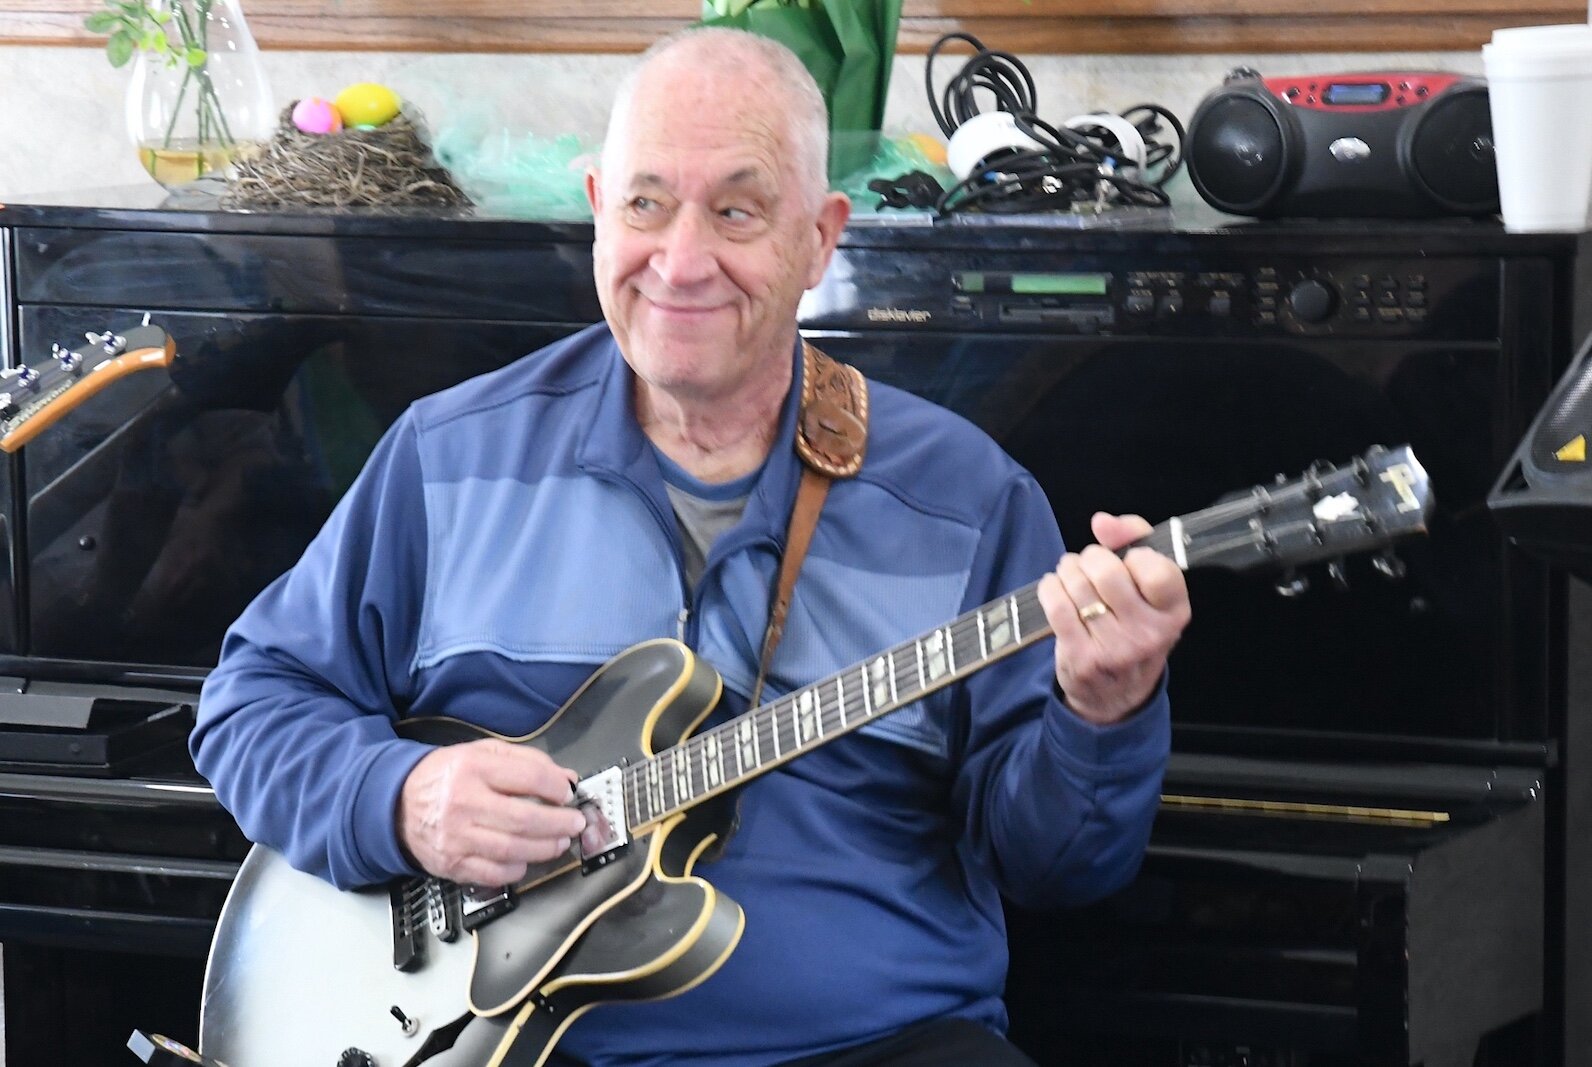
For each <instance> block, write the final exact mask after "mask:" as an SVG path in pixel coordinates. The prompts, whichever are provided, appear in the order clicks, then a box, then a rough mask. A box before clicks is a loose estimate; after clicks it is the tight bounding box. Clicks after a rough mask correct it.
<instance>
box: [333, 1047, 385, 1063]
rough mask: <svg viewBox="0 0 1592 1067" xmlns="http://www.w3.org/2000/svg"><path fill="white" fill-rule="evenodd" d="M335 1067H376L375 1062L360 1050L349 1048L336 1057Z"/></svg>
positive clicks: (368, 1054)
mask: <svg viewBox="0 0 1592 1067" xmlns="http://www.w3.org/2000/svg"><path fill="white" fill-rule="evenodd" d="M337 1067H376V1061H375V1060H374V1059H372V1058H371V1055H370V1053H368V1052H366V1051H365V1050H364V1049H362V1048H349V1049H344V1050H343V1054H342V1055H341V1056H339V1057H337Z"/></svg>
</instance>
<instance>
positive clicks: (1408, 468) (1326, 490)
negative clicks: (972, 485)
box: [623, 446, 1432, 827]
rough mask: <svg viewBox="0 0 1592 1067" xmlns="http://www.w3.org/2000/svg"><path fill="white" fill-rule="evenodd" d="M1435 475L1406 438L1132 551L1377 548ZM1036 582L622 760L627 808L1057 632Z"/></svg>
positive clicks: (736, 769) (653, 809)
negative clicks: (671, 743)
mask: <svg viewBox="0 0 1592 1067" xmlns="http://www.w3.org/2000/svg"><path fill="white" fill-rule="evenodd" d="M1431 506H1432V500H1431V494H1430V492H1429V489H1428V486H1427V479H1426V472H1425V471H1424V470H1423V469H1422V468H1421V465H1420V464H1419V463H1418V462H1417V461H1416V459H1415V457H1414V455H1413V454H1411V452H1410V450H1409V448H1408V446H1403V447H1400V448H1398V449H1395V450H1392V451H1389V450H1387V449H1384V448H1380V447H1378V448H1373V449H1372V450H1371V451H1369V452H1368V453H1366V455H1365V456H1363V457H1359V458H1356V459H1355V461H1354V462H1353V463H1352V464H1350V465H1348V466H1346V467H1344V468H1342V469H1339V468H1333V467H1328V466H1326V465H1324V464H1321V465H1317V466H1316V467H1313V468H1312V469H1311V470H1310V472H1309V473H1307V474H1306V475H1305V476H1304V477H1302V478H1299V479H1297V480H1295V481H1294V482H1292V483H1283V482H1278V483H1277V484H1275V485H1273V486H1270V487H1259V486H1257V487H1256V488H1254V489H1252V490H1250V491H1249V492H1247V493H1238V494H1234V495H1233V496H1232V497H1230V498H1226V499H1224V500H1222V501H1220V502H1218V503H1217V504H1215V505H1213V506H1211V507H1209V508H1206V509H1204V510H1203V511H1198V512H1194V513H1191V514H1189V515H1184V516H1179V517H1177V518H1172V519H1168V520H1167V521H1166V522H1163V523H1161V524H1160V525H1159V526H1156V527H1155V528H1154V529H1153V530H1151V531H1150V532H1149V533H1148V534H1146V535H1145V536H1144V537H1142V538H1140V539H1139V540H1138V541H1136V542H1134V543H1133V544H1132V545H1129V546H1127V548H1123V549H1121V550H1119V554H1125V553H1126V552H1127V551H1128V549H1131V548H1138V547H1144V548H1150V549H1153V550H1154V551H1156V552H1159V553H1160V554H1161V555H1163V556H1166V557H1168V558H1169V559H1171V560H1173V561H1174V562H1175V563H1176V564H1177V565H1178V567H1179V568H1180V569H1182V570H1185V571H1186V570H1190V569H1192V568H1195V567H1199V566H1218V567H1226V568H1228V569H1231V570H1240V571H1242V570H1249V569H1252V568H1256V567H1262V566H1275V565H1277V564H1286V565H1290V566H1291V565H1296V564H1301V563H1310V562H1315V561H1319V560H1325V559H1332V558H1336V557H1341V556H1343V555H1345V554H1346V553H1348V552H1352V551H1360V550H1363V549H1367V548H1378V547H1381V546H1383V545H1386V544H1388V543H1390V542H1391V541H1392V540H1393V539H1395V538H1397V537H1400V536H1404V535H1406V534H1411V533H1415V532H1419V531H1421V530H1424V529H1425V523H1426V516H1427V514H1428V513H1429V511H1430V510H1431ZM1050 633H1051V630H1050V623H1049V621H1048V620H1047V619H1046V618H1045V612H1044V609H1043V608H1041V607H1040V605H1039V583H1038V582H1035V583H1033V584H1031V585H1026V586H1024V587H1023V588H1021V589H1018V590H1016V591H1015V592H1012V593H1008V594H1007V595H1006V596H1003V597H1001V598H1000V599H999V600H992V601H990V602H989V603H988V604H985V605H984V606H982V607H979V608H975V609H974V610H972V611H970V612H968V613H967V614H965V615H962V616H960V617H959V618H956V619H953V620H952V621H951V622H950V623H948V624H946V625H944V626H941V627H938V628H936V629H933V630H930V631H928V632H927V633H924V634H920V635H919V636H917V637H914V638H913V639H911V640H910V641H904V642H902V643H901V644H899V645H896V646H895V647H894V648H891V649H888V650H886V651H884V652H881V653H879V654H878V655H876V656H872V657H870V658H869V659H867V660H864V661H863V662H861V663H858V664H856V665H854V666H851V667H848V668H847V669H845V670H843V671H841V672H840V673H838V674H835V675H832V676H830V677H828V678H825V679H823V680H822V681H818V682H814V683H813V684H812V685H809V686H805V687H803V688H801V689H798V690H796V691H795V692H792V693H789V694H786V695H785V696H782V697H780V698H778V699H776V700H773V701H771V702H769V703H768V704H764V705H762V706H761V707H757V708H753V709H751V710H750V711H748V712H746V713H745V714H743V715H741V716H739V717H737V718H735V719H732V720H730V721H729V722H727V723H724V724H723V725H721V726H716V727H714V728H712V729H710V730H707V731H705V732H703V733H699V734H696V735H694V736H692V737H691V738H689V739H688V740H686V741H685V742H683V743H681V744H679V745H676V746H675V747H673V748H669V749H665V750H664V751H662V752H659V753H658V754H656V755H654V756H651V757H649V758H648V759H645V760H642V761H640V762H638V763H634V764H630V765H628V766H626V767H625V768H624V771H623V773H624V795H625V805H626V816H627V818H628V819H629V823H630V825H631V826H632V827H643V826H646V825H648V824H650V823H656V822H661V821H662V820H664V819H666V818H668V817H670V816H672V815H675V814H677V813H679V812H681V811H684V810H686V809H688V808H690V807H693V806H694V805H696V804H698V803H700V802H702V801H704V800H706V799H708V798H709V797H712V796H715V795H717V794H719V793H722V792H724V791H726V790H728V789H733V788H735V787H736V786H738V785H741V784H742V783H744V782H746V781H749V780H750V779H752V778H755V777H756V776H757V775H759V774H762V773H763V772H765V771H768V770H772V769H773V768H775V767H778V766H779V765H780V764H782V763H786V762H788V761H790V760H793V759H795V758H796V757H797V756H800V755H803V754H804V753H807V752H810V751H812V750H813V749H815V748H817V747H818V746H820V745H822V744H824V743H826V742H828V741H833V740H834V739H835V738H837V737H842V736H844V735H846V734H848V733H851V732H852V731H853V730H856V729H857V728H859V727H861V726H865V725H867V724H868V723H870V722H873V721H874V720H875V719H878V718H881V717H882V716H885V715H888V714H889V713H890V712H892V711H895V710H896V709H897V708H901V707H904V706H906V705H907V704H911V703H912V702H913V701H916V700H919V699H921V698H922V697H925V696H927V695H928V694H930V693H932V692H934V691H936V690H938V689H941V688H944V687H945V686H947V685H950V684H951V683H952V682H955V681H957V680H959V679H962V678H966V677H967V676H968V675H970V674H973V673H974V672H975V671H979V670H982V669H983V668H985V667H987V666H989V665H990V664H991V663H994V662H996V661H997V660H1000V659H1004V658H1005V657H1007V656H1009V655H1011V654H1012V653H1014V652H1016V651H1018V650H1020V649H1022V648H1026V647H1027V646H1029V645H1031V644H1033V643H1034V642H1036V641H1038V640H1040V639H1041V638H1044V637H1048V636H1050Z"/></svg>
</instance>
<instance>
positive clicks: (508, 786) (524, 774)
mask: <svg viewBox="0 0 1592 1067" xmlns="http://www.w3.org/2000/svg"><path fill="white" fill-rule="evenodd" d="M470 743H471V744H477V742H470ZM479 744H480V745H481V746H482V747H481V749H480V751H479V753H478V755H479V757H480V759H481V765H480V776H481V780H482V781H483V782H485V783H486V784H487V785H488V786H489V787H491V788H492V789H493V790H494V791H495V792H498V793H506V794H510V795H513V796H524V797H536V798H537V799H539V800H545V801H546V802H548V803H549V804H568V803H569V802H570V801H571V800H572V799H574V782H575V781H576V780H577V778H578V776H577V775H576V774H575V772H574V771H572V770H570V769H569V768H567V767H560V766H559V765H558V764H557V763H555V762H554V761H553V758H552V757H551V756H549V755H548V754H547V753H545V752H543V751H542V750H541V749H539V748H534V747H532V746H530V745H517V744H512V743H510V742H508V741H499V740H497V739H496V738H489V739H487V740H485V741H483V742H479Z"/></svg>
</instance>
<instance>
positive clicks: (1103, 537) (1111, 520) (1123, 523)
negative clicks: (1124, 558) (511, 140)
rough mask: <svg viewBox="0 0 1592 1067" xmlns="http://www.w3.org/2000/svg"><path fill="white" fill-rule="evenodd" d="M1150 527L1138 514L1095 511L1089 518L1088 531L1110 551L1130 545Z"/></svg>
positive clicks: (1146, 532)
mask: <svg viewBox="0 0 1592 1067" xmlns="http://www.w3.org/2000/svg"><path fill="white" fill-rule="evenodd" d="M1152 528H1153V527H1151V526H1150V524H1149V522H1147V521H1146V520H1145V519H1144V518H1143V517H1141V516H1139V515H1111V514H1108V513H1106V512H1104V511H1097V512H1095V513H1094V515H1092V516H1090V518H1089V531H1090V532H1091V533H1093V534H1094V537H1095V540H1096V541H1098V542H1100V544H1101V545H1103V546H1104V547H1106V548H1109V549H1111V550H1112V551H1115V550H1117V549H1119V548H1121V547H1123V546H1124V545H1131V544H1132V543H1133V542H1135V541H1137V540H1139V539H1140V538H1141V537H1144V536H1145V535H1146V534H1148V533H1149V532H1150V530H1151V529H1152Z"/></svg>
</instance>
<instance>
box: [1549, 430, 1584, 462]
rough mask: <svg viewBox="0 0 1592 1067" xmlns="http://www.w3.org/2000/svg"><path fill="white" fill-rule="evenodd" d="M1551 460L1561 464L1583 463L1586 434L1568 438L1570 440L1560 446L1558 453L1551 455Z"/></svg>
mask: <svg viewBox="0 0 1592 1067" xmlns="http://www.w3.org/2000/svg"><path fill="white" fill-rule="evenodd" d="M1553 458H1554V459H1556V460H1559V461H1560V462H1561V463H1585V462H1586V434H1584V433H1578V434H1576V435H1575V436H1574V437H1572V438H1570V440H1568V441H1566V442H1565V443H1564V444H1562V445H1560V446H1559V451H1557V452H1555V453H1554V454H1553Z"/></svg>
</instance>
